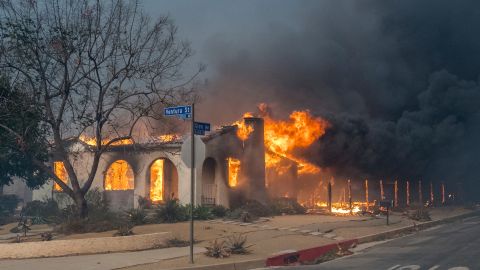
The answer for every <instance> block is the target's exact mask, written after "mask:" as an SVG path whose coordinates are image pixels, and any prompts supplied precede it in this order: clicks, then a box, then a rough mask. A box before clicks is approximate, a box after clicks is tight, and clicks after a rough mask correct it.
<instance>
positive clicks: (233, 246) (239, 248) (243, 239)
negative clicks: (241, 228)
mask: <svg viewBox="0 0 480 270" xmlns="http://www.w3.org/2000/svg"><path fill="white" fill-rule="evenodd" d="M246 243H247V236H246V235H242V234H234V235H232V236H230V237H228V238H227V244H228V248H229V249H230V251H231V253H232V254H248V253H250V251H249V250H248V248H249V247H251V246H246V245H245V244H246Z"/></svg>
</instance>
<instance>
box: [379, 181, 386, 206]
mask: <svg viewBox="0 0 480 270" xmlns="http://www.w3.org/2000/svg"><path fill="white" fill-rule="evenodd" d="M380 200H381V201H382V200H385V193H384V191H383V180H380Z"/></svg>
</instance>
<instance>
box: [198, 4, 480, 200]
mask: <svg viewBox="0 0 480 270" xmlns="http://www.w3.org/2000/svg"><path fill="white" fill-rule="evenodd" d="M300 4H303V5H308V8H305V9H302V10H303V12H302V14H300V15H298V18H285V20H286V21H287V22H286V23H271V25H270V27H269V28H268V30H266V31H264V32H261V33H249V35H246V36H248V37H242V39H240V41H239V42H235V43H233V42H229V41H225V40H222V39H221V38H219V37H216V38H212V39H211V42H210V46H211V48H212V50H211V51H212V55H211V56H212V59H213V62H214V66H213V68H214V69H215V71H216V73H217V75H216V76H215V78H214V79H212V80H211V82H210V84H209V89H208V94H209V95H208V97H209V98H208V99H206V100H205V103H204V105H203V107H204V108H203V109H202V110H203V111H204V112H205V113H206V114H209V115H212V114H214V112H216V111H218V109H219V107H218V104H225V105H224V106H223V107H224V110H223V112H224V113H223V114H222V115H218V114H216V115H218V119H216V120H217V121H218V122H228V121H231V120H232V119H235V118H237V117H238V115H239V114H240V113H241V112H244V111H251V110H252V109H253V107H254V106H255V105H256V104H258V103H260V102H267V103H269V104H270V105H271V106H272V107H273V108H274V110H275V111H276V112H278V111H280V112H283V114H286V113H289V112H290V111H292V110H295V109H310V110H311V111H312V112H313V113H315V114H317V115H321V116H322V117H325V118H326V119H328V120H329V121H330V122H331V124H332V127H331V128H330V129H329V130H328V131H327V133H326V135H325V136H323V137H322V138H321V139H320V140H319V141H318V142H317V143H315V145H314V146H312V147H311V148H310V149H308V150H306V151H305V153H304V154H305V156H306V157H308V158H309V159H310V160H312V161H313V162H316V163H317V164H318V165H320V166H322V167H329V168H330V169H332V170H333V171H335V172H336V173H337V174H339V175H347V176H348V175H349V176H351V175H357V176H358V177H367V176H368V177H375V178H384V179H385V178H400V179H406V178H410V179H423V180H424V181H434V182H437V183H440V182H446V183H447V185H450V186H453V185H455V186H458V185H459V184H458V183H460V184H461V185H463V186H464V188H463V189H464V190H466V191H467V192H468V191H470V192H469V195H470V198H480V196H479V195H478V194H475V193H477V191H479V187H480V184H479V183H480V179H479V178H480V173H479V172H478V168H480V158H478V153H479V151H480V143H479V141H478V138H480V113H479V111H480V87H479V83H478V78H479V74H480V35H479V30H478V26H479V25H480V2H478V1H473V0H466V1H448V0H426V1H413V0H407V1H405V0H402V1H400V0H397V1H380V0H379V1H334V0H332V1H305V2H301V3H300V1H299V5H300ZM299 18H300V19H299ZM289 20H300V22H297V21H296V23H295V24H292V23H289V22H288V21H289ZM294 25H295V26H294ZM232 107H233V108H235V109H234V110H232V109H231V108H232Z"/></svg>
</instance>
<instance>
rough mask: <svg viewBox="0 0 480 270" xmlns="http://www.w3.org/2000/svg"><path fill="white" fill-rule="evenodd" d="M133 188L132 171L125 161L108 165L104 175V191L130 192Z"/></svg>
mask: <svg viewBox="0 0 480 270" xmlns="http://www.w3.org/2000/svg"><path fill="white" fill-rule="evenodd" d="M133 188H134V179H133V170H132V168H131V167H130V165H129V164H128V163H127V162H126V161H125V160H117V161H115V162H113V163H112V165H110V167H109V168H108V170H107V173H106V175H105V190H130V189H133Z"/></svg>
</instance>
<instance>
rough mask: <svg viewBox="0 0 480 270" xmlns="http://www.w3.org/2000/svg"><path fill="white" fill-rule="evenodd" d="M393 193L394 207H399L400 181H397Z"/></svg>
mask: <svg viewBox="0 0 480 270" xmlns="http://www.w3.org/2000/svg"><path fill="white" fill-rule="evenodd" d="M393 192H394V204H395V205H394V207H398V180H395V183H394V186H393Z"/></svg>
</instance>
